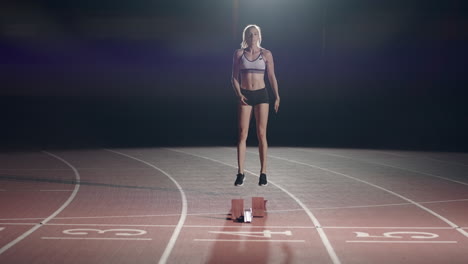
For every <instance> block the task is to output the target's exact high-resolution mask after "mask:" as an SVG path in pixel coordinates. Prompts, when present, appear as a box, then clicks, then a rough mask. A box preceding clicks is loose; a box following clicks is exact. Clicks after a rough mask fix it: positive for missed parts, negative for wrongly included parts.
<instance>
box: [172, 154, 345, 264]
mask: <svg viewBox="0 0 468 264" xmlns="http://www.w3.org/2000/svg"><path fill="white" fill-rule="evenodd" d="M169 150H172V151H174V152H179V153H183V154H186V155H191V156H195V157H199V158H203V159H207V160H210V161H213V162H216V163H220V164H224V165H226V166H229V167H232V168H237V167H236V166H234V165H231V164H228V163H224V162H222V161H219V160H215V159H212V158H209V157H205V156H200V155H196V154H192V153H189V152H185V151H181V150H176V149H169ZM245 171H246V172H248V173H249V174H251V175H254V176H257V177H258V175H256V174H255V173H253V172H250V171H248V170H245ZM269 182H270V183H271V184H272V185H274V186H276V187H277V188H278V189H280V190H282V191H283V192H285V193H286V194H288V195H289V197H291V198H292V199H293V200H294V201H296V203H297V204H299V206H300V207H302V209H304V212H305V213H306V214H307V215H308V216H309V218H310V220H311V221H312V223H313V224H314V226H316V227H319V226H321V225H320V223H319V221H318V219H317V218H316V217H315V216H314V215H313V214H312V212H311V211H310V210H309V208H307V207H306V206H305V205H304V204H303V203H302V202H301V201H300V200H299V199H298V198H297V197H296V196H294V195H293V194H292V193H290V192H289V191H287V190H286V189H284V188H283V187H281V186H279V185H278V184H276V183H274V182H272V181H269ZM317 233H318V234H319V236H320V238H321V240H322V243H323V245H324V246H325V249H326V250H327V253H328V255H329V256H330V258H331V260H332V262H333V263H334V264H339V263H341V262H340V260H339V258H338V256H337V255H336V253H335V250H334V249H333V247H332V245H331V243H330V241H329V240H328V237H327V235H326V234H325V232H324V231H323V230H322V229H320V228H318V229H317Z"/></svg>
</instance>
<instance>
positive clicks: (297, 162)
mask: <svg viewBox="0 0 468 264" xmlns="http://www.w3.org/2000/svg"><path fill="white" fill-rule="evenodd" d="M268 156H269V157H272V158H275V159H279V160H284V161H287V162H291V163H296V164H300V165H304V166H307V167H311V168H315V169H319V170H323V171H327V172H331V173H333V174H337V175H340V176H343V177H346V178H349V179H353V180H355V181H358V182H362V183H364V184H367V185H370V186H372V187H375V188H377V189H379V190H382V191H385V192H388V193H390V194H392V195H395V196H397V197H399V198H401V199H403V200H405V201H407V202H409V203H411V204H414V205H415V206H417V207H419V208H420V209H422V210H424V211H426V212H428V213H430V214H432V215H433V216H435V217H437V218H439V219H440V220H442V221H444V222H445V223H447V224H448V225H449V226H451V227H452V228H455V229H456V230H457V231H458V232H460V233H461V234H462V235H464V236H465V237H467V238H468V232H465V231H464V230H463V229H460V228H459V226H458V225H456V224H455V223H453V222H452V221H450V220H448V219H447V218H445V217H443V216H441V215H440V214H438V213H436V212H434V211H432V210H431V209H429V208H427V207H424V206H423V205H421V204H420V203H417V202H415V201H413V200H411V199H409V198H406V197H405V196H403V195H401V194H398V193H396V192H393V191H390V190H388V189H385V188H383V187H381V186H379V185H376V184H373V183H370V182H367V181H364V180H361V179H358V178H355V177H353V176H350V175H347V174H344V173H340V172H337V171H333V170H329V169H326V168H322V167H319V166H315V165H311V164H308V163H304V162H300V161H296V160H291V159H285V158H281V157H277V156H273V155H268Z"/></svg>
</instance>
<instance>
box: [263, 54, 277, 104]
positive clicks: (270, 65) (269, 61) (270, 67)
mask: <svg viewBox="0 0 468 264" xmlns="http://www.w3.org/2000/svg"><path fill="white" fill-rule="evenodd" d="M263 54H264V55H265V62H266V69H267V74H268V81H269V82H270V85H271V89H272V90H273V93H274V95H275V112H278V109H279V105H280V96H279V91H278V81H277V80H276V75H275V63H274V61H273V54H271V52H270V51H269V50H265V51H264V52H263Z"/></svg>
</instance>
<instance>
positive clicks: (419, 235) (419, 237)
mask: <svg viewBox="0 0 468 264" xmlns="http://www.w3.org/2000/svg"><path fill="white" fill-rule="evenodd" d="M353 233H355V234H356V238H358V239H360V238H380V239H382V238H383V239H385V240H375V239H373V240H361V239H360V240H348V241H346V243H409V244H410V243H412V244H415V243H441V244H453V243H457V241H440V240H433V239H435V238H438V237H439V235H438V234H434V233H429V232H414V231H396V232H385V233H382V235H370V234H369V233H367V232H353ZM405 238H406V239H405ZM395 239H403V240H395Z"/></svg>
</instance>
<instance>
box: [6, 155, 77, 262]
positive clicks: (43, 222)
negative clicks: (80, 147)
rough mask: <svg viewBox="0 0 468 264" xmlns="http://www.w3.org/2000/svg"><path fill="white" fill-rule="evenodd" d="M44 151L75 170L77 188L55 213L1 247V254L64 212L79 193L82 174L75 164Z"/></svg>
mask: <svg viewBox="0 0 468 264" xmlns="http://www.w3.org/2000/svg"><path fill="white" fill-rule="evenodd" d="M43 153H45V154H47V155H50V156H52V157H54V158H56V159H58V160H60V161H62V162H63V163H65V164H66V165H67V166H68V167H70V168H71V169H72V170H73V172H74V173H75V179H76V184H75V188H74V189H73V192H72V194H71V195H70V197H68V199H67V200H66V201H65V203H63V204H62V206H60V208H59V209H57V210H56V211H55V212H54V213H52V214H51V215H50V216H49V217H47V218H46V219H44V220H42V222H41V223H40V224H36V225H35V226H34V227H33V228H31V229H29V230H28V231H26V232H25V233H23V234H22V235H21V236H19V237H17V238H16V239H15V240H13V241H11V242H10V243H8V244H6V245H5V246H3V247H2V248H1V249H0V255H1V254H2V253H3V252H5V251H7V250H8V249H9V248H11V247H12V246H14V245H15V244H17V243H18V242H20V241H21V240H23V239H25V238H26V237H27V236H29V235H30V234H32V233H33V232H34V231H36V230H37V229H39V228H40V227H41V226H42V225H43V224H47V222H49V221H50V220H51V219H52V218H54V217H55V216H57V215H58V214H59V213H60V212H62V211H63V210H64V209H65V208H66V207H67V206H68V205H69V204H70V203H71V202H72V201H73V199H74V198H75V196H76V194H77V193H78V190H79V189H80V174H79V173H78V170H76V168H75V167H73V165H71V164H70V163H68V162H67V161H66V160H64V159H62V158H61V157H59V156H57V155H54V154H52V153H50V152H47V151H43Z"/></svg>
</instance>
